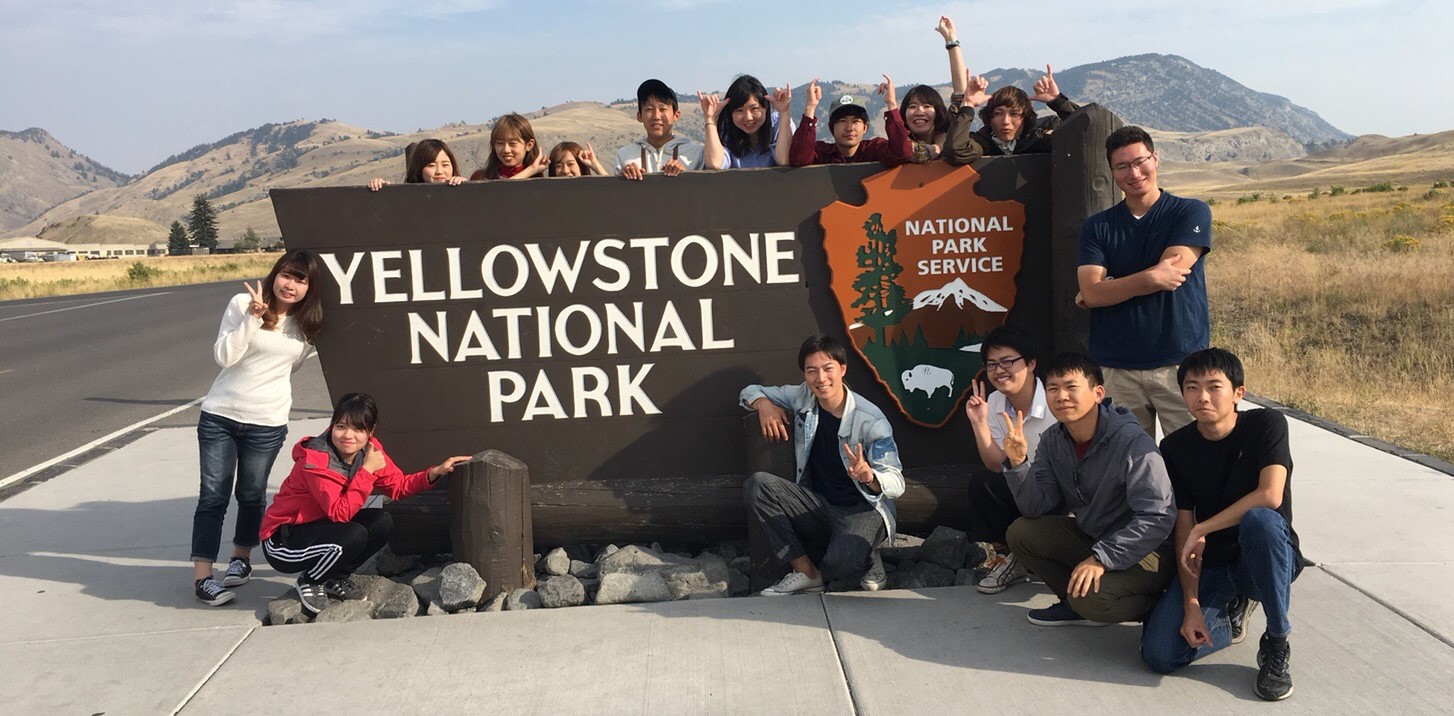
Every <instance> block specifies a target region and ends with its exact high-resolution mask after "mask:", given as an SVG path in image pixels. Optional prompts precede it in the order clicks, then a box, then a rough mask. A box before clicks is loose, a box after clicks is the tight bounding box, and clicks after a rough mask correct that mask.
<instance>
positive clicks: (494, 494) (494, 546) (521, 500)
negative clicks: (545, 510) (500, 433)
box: [448, 450, 535, 594]
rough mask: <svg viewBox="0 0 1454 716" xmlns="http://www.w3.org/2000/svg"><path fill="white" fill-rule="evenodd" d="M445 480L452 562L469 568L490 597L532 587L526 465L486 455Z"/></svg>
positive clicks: (532, 543)
mask: <svg viewBox="0 0 1454 716" xmlns="http://www.w3.org/2000/svg"><path fill="white" fill-rule="evenodd" d="M461 472H463V474H461ZM448 479H449V481H450V482H449V539H450V542H451V543H453V545H454V558H455V560H456V561H459V562H468V563H469V564H471V565H473V566H474V568H475V570H476V571H478V572H479V573H480V576H481V577H483V578H484V580H485V583H486V584H487V585H488V586H487V587H486V591H487V593H489V594H498V593H500V592H509V591H511V590H514V589H520V588H522V587H523V588H526V589H529V588H532V587H534V586H535V552H534V548H535V540H534V536H533V532H534V530H533V529H532V527H531V524H530V471H529V469H528V468H526V466H525V463H523V462H521V461H519V460H516V459H515V458H513V457H510V456H509V455H506V454H505V453H502V452H500V451H499V450H486V451H484V452H482V453H480V454H478V455H475V456H474V457H472V458H470V461H469V463H468V465H467V469H465V470H463V471H461V470H460V469H459V468H458V467H456V468H455V473H454V475H451V476H450V477H449V478H448Z"/></svg>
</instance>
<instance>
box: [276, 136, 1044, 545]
mask: <svg viewBox="0 0 1454 716" xmlns="http://www.w3.org/2000/svg"><path fill="white" fill-rule="evenodd" d="M976 169H977V170H978V171H976ZM976 169H969V168H960V169H955V168H951V167H949V166H947V165H943V164H939V165H930V166H928V167H903V168H899V169H894V170H888V171H885V170H884V169H883V167H881V166H878V165H855V166H841V167H812V168H806V169H771V170H745V171H736V172H721V173H695V172H693V173H688V174H686V175H683V176H680V177H657V176H653V177H648V178H647V179H646V181H644V182H627V181H622V180H619V179H615V178H606V177H602V178H594V177H585V178H579V179H568V180H567V179H558V180H557V179H534V180H531V181H526V182H490V183H487V184H467V185H462V186H458V187H449V186H418V185H395V186H390V187H385V188H384V190H383V191H380V192H376V193H375V192H369V191H368V190H367V189H364V188H362V187H336V188H322V189H298V190H276V191H274V192H273V203H274V207H275V209H276V211H277V214H278V221H279V225H280V226H281V228H282V230H283V236H284V239H285V241H286V242H287V245H288V246H289V247H290V248H303V249H308V250H310V251H313V252H316V253H317V254H318V255H319V256H320V257H321V259H322V263H323V265H324V269H323V271H324V281H323V285H322V286H321V287H319V289H320V290H322V291H323V295H324V306H325V314H326V319H325V325H324V331H323V334H322V335H321V336H320V338H319V340H318V347H319V353H320V358H321V361H322V365H323V370H324V375H325V378H326V380H327V382H328V387H329V392H330V393H331V394H332V395H333V396H334V397H335V398H336V397H338V396H340V395H342V394H343V393H346V392H351V391H366V392H369V393H372V394H373V395H374V396H375V397H376V398H377V399H378V400H379V404H380V407H381V419H380V434H381V435H383V436H385V437H386V438H387V442H388V443H389V446H390V453H391V454H392V455H394V456H395V457H396V458H397V459H398V460H399V461H400V463H401V464H405V465H425V464H430V463H432V462H434V461H437V460H438V459H439V458H440V457H441V456H443V455H450V454H460V453H472V452H476V451H480V450H484V449H487V448H492V447H493V448H498V449H501V450H504V451H506V452H509V453H511V454H512V455H515V456H516V457H518V458H520V459H522V460H523V461H525V463H526V464H527V465H529V467H530V470H531V478H532V480H533V481H534V482H535V483H536V484H541V483H551V482H565V481H581V480H584V481H597V482H599V481H606V482H610V481H613V480H624V479H630V480H640V479H652V478H663V479H677V478H688V477H691V476H708V475H740V474H745V473H746V472H747V470H748V462H747V458H746V454H745V453H746V449H745V438H744V430H743V418H744V416H745V413H744V412H743V411H742V410H741V408H740V407H738V405H737V394H738V391H739V390H741V388H742V387H743V386H744V385H746V384H748V383H753V382H764V383H773V384H784V383H799V382H801V381H802V374H801V372H799V370H798V369H797V348H798V345H799V344H800V343H801V342H802V340H803V338H804V337H806V336H807V335H809V334H812V333H815V332H818V331H828V332H830V333H833V334H836V335H839V336H840V337H842V338H844V339H849V340H851V341H852V343H853V345H854V346H855V348H856V349H857V353H856V354H853V355H851V359H850V362H849V372H848V381H849V384H850V385H851V386H852V387H853V388H854V389H855V390H857V391H858V392H860V393H862V394H864V395H865V396H867V397H868V398H869V399H870V400H872V401H873V402H875V403H876V404H878V405H879V406H880V407H882V408H884V410H885V412H886V413H888V414H889V415H890V419H891V421H892V422H893V423H894V429H895V434H896V437H897V438H898V441H899V445H900V449H901V453H902V455H903V459H904V462H905V464H906V465H907V466H910V467H912V466H914V465H947V464H973V463H975V462H976V460H975V456H974V455H973V454H972V453H973V451H972V450H966V449H965V446H966V445H969V442H968V434H969V433H968V426H967V425H961V424H959V423H956V422H953V421H951V420H950V418H952V417H953V413H954V409H955V405H956V403H957V402H958V401H959V398H960V396H961V395H962V394H963V392H964V391H965V389H966V388H967V386H968V383H969V378H970V376H972V375H973V373H974V371H975V370H977V369H978V365H979V354H978V353H977V352H976V351H975V347H976V343H977V342H978V340H979V339H980V337H982V336H983V334H984V333H985V332H987V331H988V330H989V329H991V328H992V327H994V326H996V325H999V324H1001V323H1003V322H1005V321H1006V319H1007V318H1008V319H1009V320H1010V322H1012V323H1016V324H1017V325H1023V326H1025V327H1026V328H1028V329H1030V330H1031V331H1032V332H1036V333H1038V334H1040V335H1042V336H1048V335H1049V333H1050V330H1051V326H1052V323H1053V316H1052V311H1051V303H1050V292H1049V285H1050V275H1049V274H1050V269H1049V265H1050V261H1049V238H1048V237H1049V233H1050V231H1049V227H1048V224H1049V218H1048V216H1049V213H1050V212H1049V191H1048V184H1049V160H1048V158H1046V157H1028V158H1014V159H995V160H988V161H983V162H980V163H979V164H978V166H977V167H976ZM825 233H826V238H825ZM894 266H897V267H898V268H897V269H894V268H893V267H894ZM874 272H877V273H874ZM869 284H872V286H871V287H870V286H869ZM859 356H862V359H860V357H859ZM875 376H877V377H878V380H875V379H874V377H875ZM900 408H902V415H901V414H900ZM960 422H962V420H961V421H960ZM927 426H943V427H941V428H939V429H933V428H932V427H927ZM641 509H647V510H650V509H651V508H650V507H649V506H646V507H641ZM651 519H652V520H655V521H658V522H659V521H660V520H670V519H671V516H670V515H669V514H667V513H661V514H653V515H651Z"/></svg>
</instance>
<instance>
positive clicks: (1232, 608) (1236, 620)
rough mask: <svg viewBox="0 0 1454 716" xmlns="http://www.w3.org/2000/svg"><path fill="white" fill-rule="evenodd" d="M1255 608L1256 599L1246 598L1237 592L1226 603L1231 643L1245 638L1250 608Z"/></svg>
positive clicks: (1250, 612) (1250, 613)
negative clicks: (1228, 602)
mask: <svg viewBox="0 0 1454 716" xmlns="http://www.w3.org/2000/svg"><path fill="white" fill-rule="evenodd" d="M1256 608H1257V601H1256V600H1254V599H1248V598H1247V597H1245V596H1243V595H1241V594H1238V595H1237V596H1235V597H1232V601H1231V603H1230V604H1228V605H1227V623H1228V625H1229V626H1230V627H1231V629H1232V643H1233V644H1241V643H1242V640H1243V639H1246V638H1247V619H1248V618H1249V617H1251V616H1252V610H1253V609H1256Z"/></svg>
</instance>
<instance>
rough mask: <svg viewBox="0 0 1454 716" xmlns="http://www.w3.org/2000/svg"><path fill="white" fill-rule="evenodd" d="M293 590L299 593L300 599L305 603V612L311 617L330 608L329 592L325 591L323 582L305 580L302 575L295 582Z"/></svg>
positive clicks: (305, 614)
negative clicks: (315, 582) (316, 582)
mask: <svg viewBox="0 0 1454 716" xmlns="http://www.w3.org/2000/svg"><path fill="white" fill-rule="evenodd" d="M293 591H295V592H297V593H298V601H299V602H300V603H302V605H303V614H304V616H307V617H308V618H309V619H312V618H313V617H316V616H318V612H321V611H323V610H324V609H327V608H328V592H327V591H324V589H323V585H322V584H314V583H310V582H305V581H303V578H302V577H299V578H298V581H296V582H294V583H293Z"/></svg>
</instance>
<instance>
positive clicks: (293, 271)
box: [192, 251, 323, 607]
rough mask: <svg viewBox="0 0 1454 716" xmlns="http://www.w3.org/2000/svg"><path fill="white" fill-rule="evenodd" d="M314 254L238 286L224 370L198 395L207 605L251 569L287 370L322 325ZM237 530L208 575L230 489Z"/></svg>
mask: <svg viewBox="0 0 1454 716" xmlns="http://www.w3.org/2000/svg"><path fill="white" fill-rule="evenodd" d="M318 281H319V272H318V259H316V258H315V257H314V256H313V255H312V254H309V253H307V252H304V251H291V252H289V253H287V254H285V255H283V257H282V258H280V259H278V262H277V263H276V264H274V265H273V270H272V272H271V273H269V274H268V277H267V278H266V279H264V280H263V281H262V282H260V283H258V284H257V286H255V287H254V286H251V285H248V284H246V283H244V284H243V287H244V288H246V289H247V293H240V294H238V295H236V296H234V297H233V298H232V300H230V301H228V303H227V310H226V311H225V312H224V313H223V314H222V327H221V328H219V329H218V331H217V342H216V343H214V344H213V346H212V355H213V358H214V359H216V361H217V365H219V366H221V368H222V372H221V373H219V374H218V375H217V380H216V381H214V382H213V383H212V389H211V390H209V391H207V397H206V398H204V399H203V400H202V417H201V419H199V420H198V421H197V443H198V446H199V448H200V455H201V465H202V489H201V493H200V496H199V497H198V499H197V511H196V513H195V514H194V515H193V517H192V565H193V567H194V569H193V574H192V578H193V580H194V582H193V587H194V589H195V590H196V595H197V598H198V599H200V600H202V601H203V602H204V603H206V604H209V605H211V606H214V607H215V606H218V605H222V604H226V603H227V602H230V601H232V598H233V596H234V595H233V593H232V592H231V591H229V590H228V589H227V588H228V587H236V586H238V585H242V584H246V583H247V580H248V578H249V577H251V576H252V548H253V547H256V546H257V545H258V528H259V526H260V525H261V522H262V516H263V508H264V507H265V506H266V500H267V488H268V473H269V472H271V471H272V468H273V459H274V458H276V457H277V456H278V451H279V450H280V449H282V447H283V441H284V440H286V439H287V436H288V411H289V410H290V409H291V408H292V406H293V385H292V375H293V373H294V372H295V371H297V370H298V368H300V367H302V365H303V361H304V360H306V359H307V358H308V356H309V354H310V353H311V352H312V350H313V338H314V336H317V335H318V331H319V329H321V328H322V326H323V306H322V303H321V301H320V297H319V294H318V292H317V290H316V289H317V288H318ZM234 475H236V481H235V484H236V491H235V494H236V495H237V530H236V532H235V533H234V535H233V538H232V558H231V559H230V560H229V562H228V565H227V572H226V574H225V575H223V577H222V580H221V581H218V580H217V578H216V577H214V576H213V575H212V564H213V563H214V562H216V561H217V554H218V550H219V549H220V547H221V545H220V543H221V541H222V521H223V519H224V518H225V517H226V516H227V503H228V500H229V497H230V495H231V494H233V493H234V489H233V487H234V479H233V477H234Z"/></svg>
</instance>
